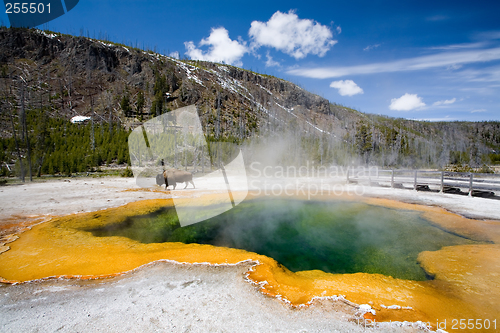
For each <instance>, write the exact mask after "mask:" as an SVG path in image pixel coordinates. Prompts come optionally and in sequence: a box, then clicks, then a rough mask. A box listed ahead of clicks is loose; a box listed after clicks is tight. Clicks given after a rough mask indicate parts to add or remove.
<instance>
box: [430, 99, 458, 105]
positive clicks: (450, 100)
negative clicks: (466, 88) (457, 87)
mask: <svg viewBox="0 0 500 333" xmlns="http://www.w3.org/2000/svg"><path fill="white" fill-rule="evenodd" d="M456 101H457V99H456V98H452V99H445V100H444V101H437V102H434V103H433V104H432V105H434V106H439V105H448V104H453V103H455V102H456Z"/></svg>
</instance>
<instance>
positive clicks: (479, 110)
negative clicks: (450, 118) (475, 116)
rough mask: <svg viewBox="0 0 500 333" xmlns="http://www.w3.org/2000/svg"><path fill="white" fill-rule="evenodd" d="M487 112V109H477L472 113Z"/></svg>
mask: <svg viewBox="0 0 500 333" xmlns="http://www.w3.org/2000/svg"><path fill="white" fill-rule="evenodd" d="M478 112H486V109H476V110H472V111H471V113H478Z"/></svg>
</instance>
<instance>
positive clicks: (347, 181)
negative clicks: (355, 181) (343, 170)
mask: <svg viewBox="0 0 500 333" xmlns="http://www.w3.org/2000/svg"><path fill="white" fill-rule="evenodd" d="M349 171H350V169H349V167H347V179H346V184H349Z"/></svg>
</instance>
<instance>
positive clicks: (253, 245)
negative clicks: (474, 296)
mask: <svg viewBox="0 0 500 333" xmlns="http://www.w3.org/2000/svg"><path fill="white" fill-rule="evenodd" d="M89 231H91V232H92V233H93V234H94V235H96V236H104V237H106V236H124V237H128V238H131V239H134V240H137V241H140V242H143V243H160V242H183V243H199V244H212V245H216V246H224V247H231V248H238V249H244V250H247V251H251V252H256V253H259V254H263V255H266V256H269V257H272V258H274V259H276V260H277V261H278V262H279V263H280V264H282V265H284V266H285V267H287V268H288V269H290V270H291V271H303V270H316V269H319V270H322V271H325V272H329V273H357V272H364V273H380V274H384V275H388V276H392V277H395V278H401V279H410V280H426V279H428V278H429V277H428V276H426V274H425V272H424V271H423V270H422V269H421V267H420V266H419V265H418V263H417V256H418V254H419V253H420V252H422V251H436V250H439V249H440V248H442V247H443V246H452V245H463V244H474V243H476V242H474V241H471V240H469V239H466V238H462V237H459V236H456V235H453V234H450V233H447V232H445V231H443V230H441V229H439V228H437V227H435V226H434V225H432V224H431V223H430V222H429V221H427V220H425V219H423V218H421V217H420V215H419V213H418V212H413V211H407V210H396V209H390V208H385V207H379V206H372V205H368V204H364V203H353V202H341V201H334V202H332V201H329V202H320V201H300V200H289V199H287V200H284V199H266V200H264V199H255V200H250V201H247V202H243V203H241V204H240V205H239V206H237V207H235V208H234V209H232V210H230V211H228V212H226V213H224V214H221V215H219V216H216V217H214V218H211V219H209V220H206V221H204V222H201V223H198V224H195V225H191V226H187V227H182V228H181V227H180V225H179V221H178V219H177V216H176V213H175V209H174V208H166V209H163V210H161V211H158V212H156V213H154V214H150V215H145V216H136V217H132V218H128V219H127V220H126V221H124V222H122V223H120V224H116V225H111V226H109V225H108V226H107V227H104V228H99V229H93V230H89Z"/></svg>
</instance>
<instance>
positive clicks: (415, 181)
mask: <svg viewBox="0 0 500 333" xmlns="http://www.w3.org/2000/svg"><path fill="white" fill-rule="evenodd" d="M413 189H414V190H416V189H417V170H415V180H414V181H413Z"/></svg>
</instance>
